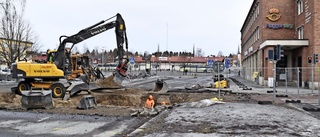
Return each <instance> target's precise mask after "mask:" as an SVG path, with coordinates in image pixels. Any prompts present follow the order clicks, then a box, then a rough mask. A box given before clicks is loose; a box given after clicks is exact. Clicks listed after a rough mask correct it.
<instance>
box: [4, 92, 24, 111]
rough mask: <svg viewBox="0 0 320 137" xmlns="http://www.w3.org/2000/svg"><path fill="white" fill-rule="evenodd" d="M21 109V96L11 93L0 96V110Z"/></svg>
mask: <svg viewBox="0 0 320 137" xmlns="http://www.w3.org/2000/svg"><path fill="white" fill-rule="evenodd" d="M20 107H21V96H18V95H16V94H12V93H1V94H0V108H4V109H18V108H20Z"/></svg>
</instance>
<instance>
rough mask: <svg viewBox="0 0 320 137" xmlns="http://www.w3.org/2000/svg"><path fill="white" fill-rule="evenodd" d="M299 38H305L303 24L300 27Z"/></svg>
mask: <svg viewBox="0 0 320 137" xmlns="http://www.w3.org/2000/svg"><path fill="white" fill-rule="evenodd" d="M297 31H298V39H303V26H301V27H299V28H298V30H297Z"/></svg>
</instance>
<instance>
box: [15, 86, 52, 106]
mask: <svg viewBox="0 0 320 137" xmlns="http://www.w3.org/2000/svg"><path fill="white" fill-rule="evenodd" d="M21 93H22V98H21V107H22V108H23V109H43V108H44V109H51V108H53V107H54V106H53V100H52V95H51V90H28V91H22V92H21Z"/></svg>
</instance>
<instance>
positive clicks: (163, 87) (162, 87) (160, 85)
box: [151, 79, 169, 93]
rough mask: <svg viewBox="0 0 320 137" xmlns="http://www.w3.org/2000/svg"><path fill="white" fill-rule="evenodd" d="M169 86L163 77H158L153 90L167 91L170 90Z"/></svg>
mask: <svg viewBox="0 0 320 137" xmlns="http://www.w3.org/2000/svg"><path fill="white" fill-rule="evenodd" d="M168 88H169V87H168V85H167V83H166V82H164V81H163V80H162V79H161V80H159V79H158V80H157V81H156V83H155V87H154V88H153V89H152V90H151V91H152V92H158V93H166V92H167V91H168Z"/></svg>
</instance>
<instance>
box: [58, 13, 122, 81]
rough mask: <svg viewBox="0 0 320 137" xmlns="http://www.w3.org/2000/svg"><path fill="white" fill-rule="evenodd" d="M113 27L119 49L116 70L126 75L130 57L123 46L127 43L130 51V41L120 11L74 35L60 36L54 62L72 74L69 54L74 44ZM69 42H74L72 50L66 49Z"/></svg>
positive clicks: (65, 71) (66, 72)
mask: <svg viewBox="0 0 320 137" xmlns="http://www.w3.org/2000/svg"><path fill="white" fill-rule="evenodd" d="M113 18H116V20H114V21H109V20H111V19H113ZM112 28H115V33H116V40H117V49H118V53H117V55H118V65H117V69H116V70H117V71H118V72H119V73H120V74H121V75H122V76H125V73H126V65H127V63H128V59H127V58H124V54H123V52H124V50H123V47H124V45H125V48H126V51H128V42H127V34H126V27H125V22H124V20H123V18H122V16H121V15H120V14H119V13H118V14H117V15H115V16H113V17H111V18H109V19H106V20H102V21H100V22H98V23H96V24H94V25H92V26H90V27H87V28H85V29H83V30H81V31H79V32H78V33H77V34H74V35H72V36H61V37H60V38H59V41H60V44H59V47H58V50H57V53H56V54H55V55H54V57H53V61H54V64H55V65H56V66H57V68H59V69H61V70H63V71H64V73H65V75H67V74H70V73H71V71H70V68H71V67H70V61H69V56H70V51H71V49H72V48H73V46H74V45H75V44H77V43H80V42H82V41H84V40H86V39H89V38H91V37H93V36H95V35H98V34H100V33H102V32H105V31H107V30H110V29H112ZM67 43H71V44H72V46H71V49H70V51H66V44H67Z"/></svg>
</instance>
